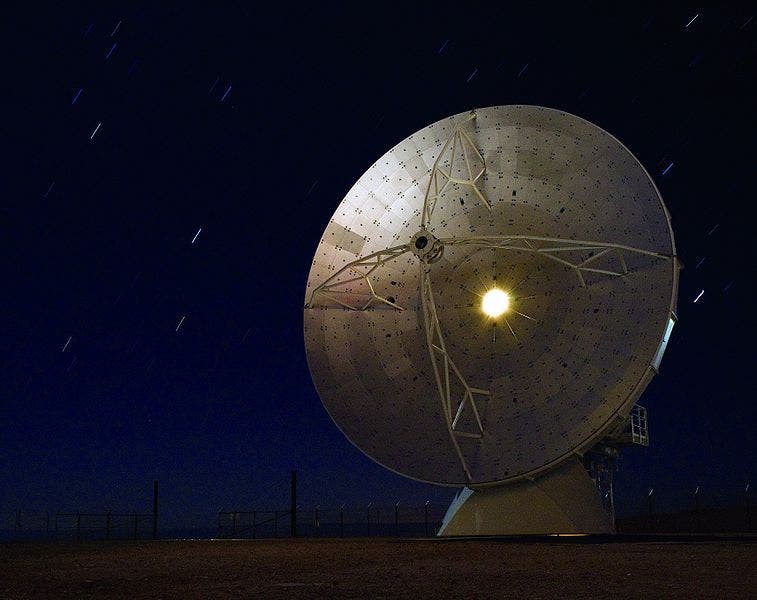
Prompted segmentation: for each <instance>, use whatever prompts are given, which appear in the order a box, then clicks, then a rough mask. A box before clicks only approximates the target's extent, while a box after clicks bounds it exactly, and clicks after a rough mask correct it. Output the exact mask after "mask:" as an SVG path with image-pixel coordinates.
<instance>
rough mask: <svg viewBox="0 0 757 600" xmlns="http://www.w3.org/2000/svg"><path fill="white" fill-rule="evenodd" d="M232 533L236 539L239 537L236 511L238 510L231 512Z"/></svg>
mask: <svg viewBox="0 0 757 600" xmlns="http://www.w3.org/2000/svg"><path fill="white" fill-rule="evenodd" d="M231 535H232V536H233V537H234V538H235V539H236V537H237V513H236V511H235V512H233V513H232V514H231Z"/></svg>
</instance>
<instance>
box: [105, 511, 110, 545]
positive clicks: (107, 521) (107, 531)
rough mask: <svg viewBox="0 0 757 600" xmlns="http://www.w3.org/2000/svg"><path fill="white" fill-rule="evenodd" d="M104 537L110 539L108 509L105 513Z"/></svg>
mask: <svg viewBox="0 0 757 600" xmlns="http://www.w3.org/2000/svg"><path fill="white" fill-rule="evenodd" d="M105 539H106V540H109V539H110V511H108V512H107V513H106V514H105Z"/></svg>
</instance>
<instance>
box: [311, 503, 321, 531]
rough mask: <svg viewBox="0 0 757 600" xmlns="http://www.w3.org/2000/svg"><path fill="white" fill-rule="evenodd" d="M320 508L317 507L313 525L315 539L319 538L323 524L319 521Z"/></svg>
mask: <svg viewBox="0 0 757 600" xmlns="http://www.w3.org/2000/svg"><path fill="white" fill-rule="evenodd" d="M318 508H319V507H318V506H316V507H315V522H314V523H313V525H315V537H319V534H320V529H321V522H320V521H319V520H318Z"/></svg>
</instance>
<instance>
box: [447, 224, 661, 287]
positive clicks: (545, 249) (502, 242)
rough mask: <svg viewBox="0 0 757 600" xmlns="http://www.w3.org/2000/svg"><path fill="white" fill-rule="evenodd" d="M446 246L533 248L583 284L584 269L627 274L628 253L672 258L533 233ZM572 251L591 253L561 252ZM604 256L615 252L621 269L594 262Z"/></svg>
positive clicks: (453, 240) (457, 240) (464, 240)
mask: <svg viewBox="0 0 757 600" xmlns="http://www.w3.org/2000/svg"><path fill="white" fill-rule="evenodd" d="M440 241H441V242H442V243H443V244H444V245H445V246H480V247H483V248H500V249H503V250H519V251H522V252H534V253H536V254H541V255H542V256H545V257H546V258H548V259H550V260H553V261H555V262H558V263H560V264H563V265H565V266H566V267H570V268H571V269H573V270H574V271H575V273H576V275H577V276H578V280H579V282H580V283H581V286H583V287H585V286H586V281H585V280H584V275H583V274H584V273H600V274H603V275H612V276H616V277H619V276H622V275H627V274H628V266H627V265H626V260H625V256H624V255H625V253H628V252H630V253H634V254H642V255H645V256H650V257H652V258H657V259H663V260H672V259H673V256H670V255H667V254H662V253H660V252H652V251H650V250H642V249H641V248H633V247H631V246H625V245H623V244H615V243H611V242H593V241H585V240H570V239H563V238H550V237H539V236H531V235H497V236H471V237H455V238H447V239H442V240H440ZM570 251H582V252H588V253H590V255H589V256H588V258H585V259H583V260H580V261H577V260H570V259H569V258H564V257H563V256H564V255H563V256H560V253H563V252H570ZM604 256H607V257H610V256H614V257H616V258H617V260H618V267H619V268H618V269H617V270H615V269H610V268H605V269H598V268H596V267H594V266H591V265H592V263H594V262H595V261H596V260H597V259H599V258H602V257H604Z"/></svg>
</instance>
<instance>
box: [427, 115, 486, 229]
mask: <svg viewBox="0 0 757 600" xmlns="http://www.w3.org/2000/svg"><path fill="white" fill-rule="evenodd" d="M475 118H476V113H475V111H472V112H471V114H470V115H469V116H468V118H467V119H465V120H464V121H463V122H462V123H460V124H459V125H458V126H457V127H455V130H454V131H453V132H452V135H451V136H450V137H449V139H447V141H446V143H445V144H444V146H443V147H442V151H441V152H440V153H439V156H437V157H436V160H435V161H434V166H433V168H432V169H431V180H430V181H429V183H428V187H427V188H426V196H425V197H424V199H423V213H422V214H421V229H426V228H428V226H429V223H430V222H431V216H432V215H433V213H434V209H435V208H436V203H437V202H438V201H439V198H440V196H441V195H442V194H443V193H444V192H445V191H446V190H447V188H448V187H449V185H450V184H452V183H458V184H460V185H467V186H469V187H470V188H471V189H472V190H473V192H474V193H475V194H476V196H478V198H479V200H481V202H483V204H484V206H486V208H489V209H491V206H490V204H489V202H488V201H487V200H486V197H485V196H484V194H483V193H482V192H481V190H480V189H479V186H478V180H479V179H480V178H481V177H482V176H483V174H484V172H485V171H486V161H485V160H484V157H483V156H481V153H480V152H479V151H478V148H476V146H475V144H474V143H473V142H472V141H471V139H470V136H469V135H468V133H467V132H466V131H465V129H464V127H465V125H467V124H468V122H470V121H472V120H474V119H475ZM459 155H462V164H460V163H461V161H460V157H459ZM446 157H449V166H448V167H447V168H446V170H445V168H444V165H443V163H444V159H445V158H446ZM456 169H459V170H461V171H462V172H463V173H467V175H468V176H467V178H461V177H455V170H456Z"/></svg>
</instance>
